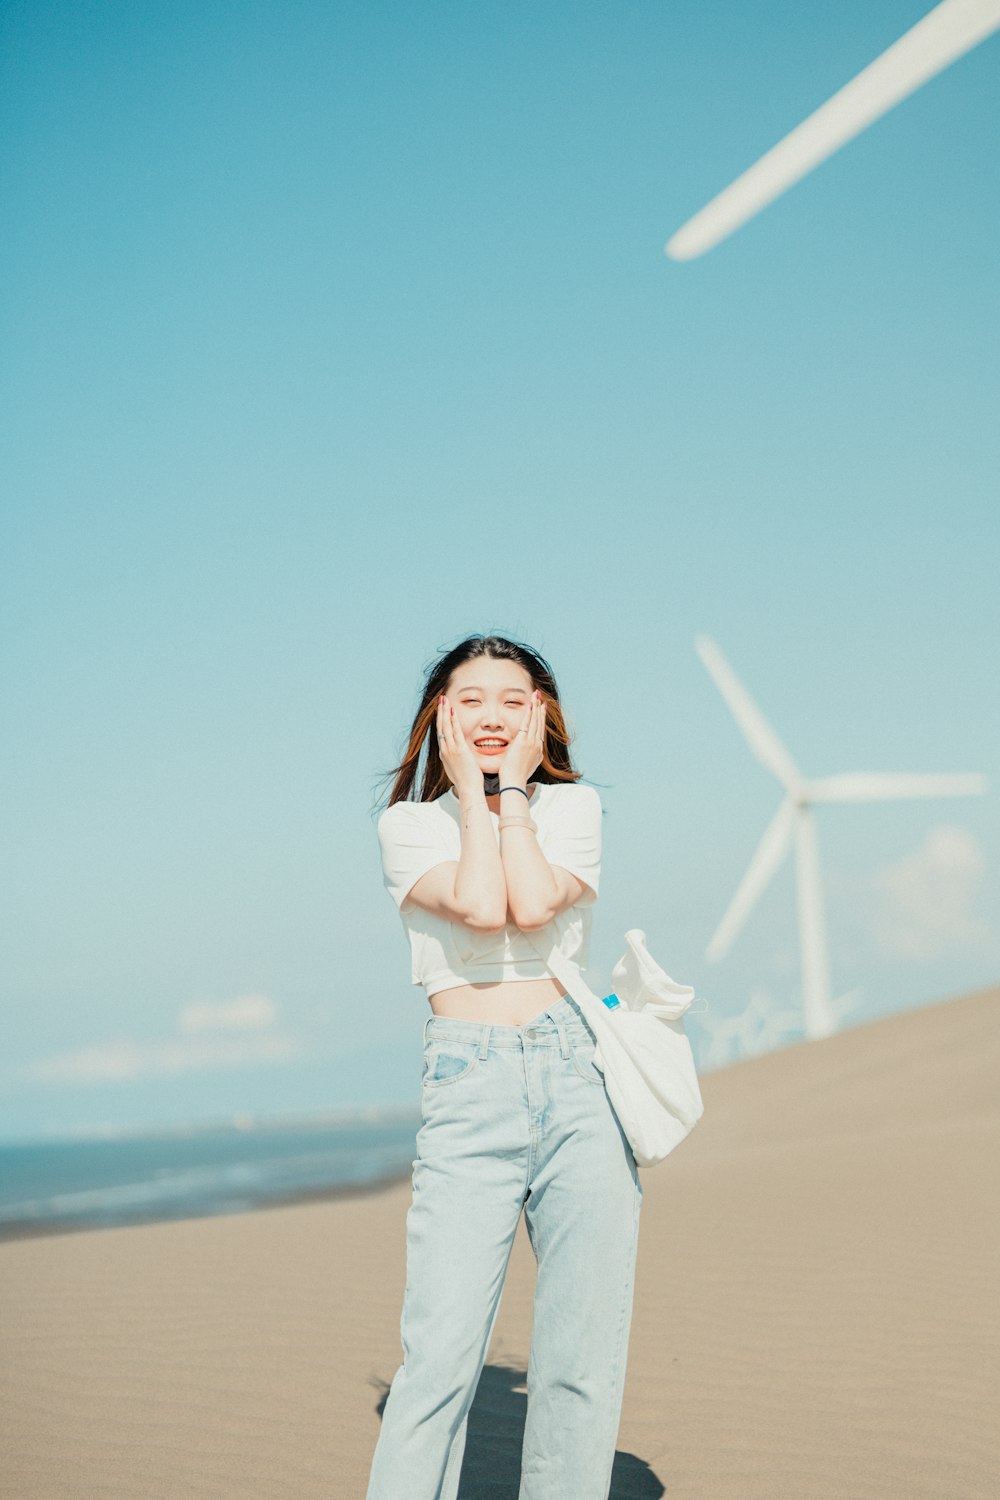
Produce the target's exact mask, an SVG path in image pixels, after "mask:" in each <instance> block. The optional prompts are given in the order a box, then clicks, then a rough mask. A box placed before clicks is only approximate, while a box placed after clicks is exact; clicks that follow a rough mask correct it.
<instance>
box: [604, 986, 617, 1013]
mask: <svg viewBox="0 0 1000 1500" xmlns="http://www.w3.org/2000/svg"><path fill="white" fill-rule="evenodd" d="M601 1004H602V1005H606V1006H607V1007H608V1010H614V1009H615V1007H616V1006H618V1005H621V1001H620V1000H619V998H618V996H617V995H616V994H615V993H614V991H613V990H612V992H611V994H610V995H605V996H604V998H603V1000H602V1001H601Z"/></svg>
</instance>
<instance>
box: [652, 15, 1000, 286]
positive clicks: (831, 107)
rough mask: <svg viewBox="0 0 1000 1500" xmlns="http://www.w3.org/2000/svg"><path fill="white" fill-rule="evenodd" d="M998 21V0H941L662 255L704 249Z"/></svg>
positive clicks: (690, 255) (683, 256) (689, 256)
mask: <svg viewBox="0 0 1000 1500" xmlns="http://www.w3.org/2000/svg"><path fill="white" fill-rule="evenodd" d="M998 28H1000V0H942V3H941V4H940V5H936V6H935V7H934V9H933V10H931V11H929V12H928V14H927V15H926V16H924V18H923V19H922V20H920V21H918V22H917V23H916V25H915V26H911V27H910V29H909V31H906V32H904V33H903V35H902V36H901V37H899V39H898V40H897V41H895V42H893V43H892V45H891V46H890V47H887V48H886V50H885V51H884V52H882V53H881V54H880V55H879V56H878V57H877V58H876V59H875V60H874V62H871V63H869V64H868V66H867V67H866V68H863V69H862V70H861V72H860V73H858V74H857V75H856V76H855V77H854V78H852V79H851V80H850V82H849V83H846V84H845V85H844V87H843V88H842V89H838V91H837V93H835V94H834V95H833V96H832V98H830V99H828V100H827V101H826V103H825V104H821V105H820V107H819V109H817V110H814V111H813V113H812V114H811V115H809V116H808V118H807V119H805V120H803V121H802V123H801V124H800V125H796V127H795V129H794V130H792V131H791V132H790V133H789V134H788V135H786V136H785V137H784V139H783V140H780V141H779V142H778V144H777V145H776V146H772V147H771V149H770V151H767V152H765V153H764V155H763V156H762V157H760V159H759V160H758V161H757V162H755V163H754V165H753V166H752V167H749V168H748V169H747V171H745V172H743V173H742V174H741V176H739V177H737V178H736V180H735V182H732V183H730V185H729V187H727V188H725V189H723V191H722V192H721V193H719V194H717V196H716V197H714V198H713V199H712V200H711V202H710V203H708V204H706V206H705V207H704V208H702V209H700V210H699V212H698V213H696V214H695V215H694V217H693V218H691V219H689V220H688V221H687V223H686V224H684V225H683V226H682V227H681V228H680V229H678V230H677V232H676V234H674V235H672V236H671V238H670V239H669V240H668V241H667V244H666V253H667V255H669V256H671V257H672V259H674V260H693V259H694V258H695V256H698V255H703V254H704V253H705V251H706V250H711V249H712V247H713V246H714V245H717V244H718V243H719V241H720V240H724V239H725V238H726V237H727V236H728V235H730V234H732V233H733V231H734V230H736V229H738V228H739V227H740V225H741V224H745V223H746V221H747V220H748V219H752V218H753V216H754V215H755V214H758V213H760V211H761V209H762V208H765V207H766V206H767V205H768V204H769V203H771V202H773V201H774V199H775V198H778V197H780V196H781V194H782V193H784V192H786V191H787V190H788V189H789V188H790V187H792V186H793V184H795V183H796V182H798V181H799V179H800V178H802V177H805V176H806V174H807V173H808V172H811V171H812V170H813V168H814V167H817V166H818V165H819V164H820V162H822V161H825V160H826V158H827V157H828V156H832V155H833V153H834V152H835V151H838V150H839V149H840V147H841V146H844V145H846V143H847V142H848V141H850V140H852V139H853V138H854V136H856V135H859V134H860V133H861V131H862V130H864V129H865V128H866V127H867V126H869V125H871V124H872V123H873V121H875V120H877V119H878V118H879V117H880V116H881V115H884V114H885V113H886V112H887V111H888V110H890V109H892V108H893V106H894V105H896V104H899V103H900V101H901V100H903V99H905V98H906V97H907V95H909V94H912V93H913V92H914V90H916V89H918V88H920V87H921V85H922V84H924V83H926V82H927V80H928V79H930V78H933V77H934V75H935V74H936V73H940V72H941V71H942V70H943V69H944V68H947V67H948V66H949V64H950V63H953V62H955V61H956V60H957V59H958V58H960V57H962V56H963V54H964V53H966V52H970V51H971V50H972V48H973V47H976V46H978V45H979V43H980V42H983V41H985V40H986V38H987V37H988V36H990V35H991V34H992V33H993V32H994V31H996V30H997V29H998Z"/></svg>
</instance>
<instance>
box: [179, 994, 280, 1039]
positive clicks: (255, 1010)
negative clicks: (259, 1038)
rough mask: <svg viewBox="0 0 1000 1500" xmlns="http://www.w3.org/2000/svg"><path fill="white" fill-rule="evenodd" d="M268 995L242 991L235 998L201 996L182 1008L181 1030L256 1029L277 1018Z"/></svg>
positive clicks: (269, 1023)
mask: <svg viewBox="0 0 1000 1500" xmlns="http://www.w3.org/2000/svg"><path fill="white" fill-rule="evenodd" d="M277 1014H278V1013H277V1010H276V1008H275V1005H274V1001H273V1000H269V999H268V998H267V996H266V995H238V996H237V997H236V999H235V1000H200V1001H195V1002H193V1003H192V1004H191V1005H185V1006H183V1007H182V1008H181V1013H180V1018H179V1024H180V1029H181V1031H183V1032H185V1033H187V1032H197V1031H256V1030H259V1029H260V1028H261V1027H264V1026H273V1025H274V1022H275V1020H276V1019H277Z"/></svg>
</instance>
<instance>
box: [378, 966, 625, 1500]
mask: <svg viewBox="0 0 1000 1500" xmlns="http://www.w3.org/2000/svg"><path fill="white" fill-rule="evenodd" d="M593 1057H594V1038H593V1034H592V1033H591V1031H590V1029H589V1028H588V1026H587V1023H586V1021H585V1020H584V1019H583V1016H582V1014H581V1012H580V1010H579V1007H578V1006H577V1004H576V1002H575V1001H574V1000H572V999H570V997H569V996H563V998H562V999H561V1000H559V1001H558V1002H557V1003H556V1004H554V1005H553V1006H552V1007H551V1008H550V1009H549V1010H547V1011H544V1012H543V1013H542V1014H541V1015H540V1016H536V1017H535V1018H534V1019H533V1020H532V1021H530V1022H529V1023H528V1024H527V1025H526V1026H499V1025H492V1024H488V1023H484V1022H479V1021H461V1020H451V1019H450V1018H447V1017H444V1016H433V1015H432V1016H428V1018H427V1021H426V1023H425V1026H424V1071H423V1081H422V1085H421V1092H422V1098H423V1116H422V1124H421V1127H420V1130H419V1131H418V1133H417V1141H416V1144H417V1156H416V1160H415V1161H414V1163H413V1201H412V1203H411V1205H410V1208H409V1210H408V1213H407V1217H406V1289H405V1292H404V1296H403V1313H402V1318H401V1321H400V1337H401V1342H402V1346H403V1361H402V1364H401V1365H400V1366H399V1368H398V1369H397V1371H396V1373H395V1375H394V1377H393V1380H392V1384H391V1386H390V1388H389V1395H388V1398H387V1401H386V1405H385V1410H384V1413H383V1417H382V1430H381V1432H380V1434H379V1439H378V1443H377V1445H376V1448H375V1454H374V1457H373V1459H372V1466H371V1473H370V1477H369V1482H368V1491H367V1497H366V1500H455V1497H456V1496H457V1494H458V1481H459V1475H460V1472H461V1468H462V1458H463V1455H464V1451H465V1435H466V1423H467V1417H468V1412H469V1408H470V1407H471V1405H472V1400H473V1397H474V1396H475V1393H476V1386H477V1384H478V1382H479V1377H480V1374H481V1372H482V1368H483V1363H484V1361H485V1358H486V1352H487V1348H488V1346H489V1341H490V1336H491V1334H492V1332H493V1325H494V1323H495V1321H496V1315H497V1311H498V1309H499V1306H500V1296H501V1293H502V1291H503V1284H504V1278H505V1275H506V1271H507V1261H508V1258H509V1256H510V1251H511V1247H512V1245H513V1243H514V1234H515V1231H516V1229H517V1225H518V1222H519V1220H520V1217H521V1210H522V1208H523V1209H524V1214H525V1220H526V1224H527V1229H528V1236H529V1239H530V1241H531V1246H532V1249H533V1251H534V1254H535V1259H536V1261H537V1265H538V1272H537V1279H536V1283H535V1300H534V1318H533V1325H532V1334H531V1350H530V1355H529V1360H528V1381H527V1389H528V1404H527V1416H526V1419H525V1429H524V1446H523V1450H522V1460H521V1487H520V1490H519V1492H518V1494H519V1500H607V1495H608V1491H609V1490H610V1487H611V1466H612V1463H613V1462H614V1455H615V1440H616V1437H617V1434H618V1426H619V1421H620V1417H621V1404H622V1391H623V1387H624V1382H625V1364H626V1358H627V1353H628V1339H629V1327H630V1324H631V1319H632V1291H633V1284H634V1272H635V1256H636V1246H637V1242H638V1232H639V1210H640V1207H641V1204H642V1188H641V1185H640V1182H639V1174H638V1170H637V1168H636V1164H635V1158H634V1156H633V1155H632V1150H631V1147H630V1146H629V1143H628V1140H627V1139H626V1137H625V1135H624V1132H623V1131H622V1128H621V1126H620V1125H619V1123H618V1119H617V1117H616V1115H615V1113H614V1111H613V1110H612V1108H611V1103H610V1100H609V1099H608V1095H607V1091H606V1089H605V1087H604V1079H603V1076H602V1074H601V1072H600V1070H599V1069H598V1068H597V1067H596V1066H595V1064H594V1061H593Z"/></svg>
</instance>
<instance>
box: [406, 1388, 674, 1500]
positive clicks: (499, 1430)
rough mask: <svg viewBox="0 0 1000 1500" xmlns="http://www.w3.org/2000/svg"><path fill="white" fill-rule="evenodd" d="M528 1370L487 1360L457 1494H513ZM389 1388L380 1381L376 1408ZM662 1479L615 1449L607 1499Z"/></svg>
mask: <svg viewBox="0 0 1000 1500" xmlns="http://www.w3.org/2000/svg"><path fill="white" fill-rule="evenodd" d="M526 1379H527V1372H526V1371H525V1370H521V1369H518V1368H517V1367H516V1366H514V1365H489V1364H488V1365H485V1366H484V1367H483V1373H482V1375H481V1376H480V1379H479V1385H478V1387H477V1389H476V1398H475V1400H474V1401H473V1403H472V1410H471V1411H470V1412H469V1431H468V1436H467V1438H466V1444H465V1461H464V1462H463V1464H462V1478H461V1481H460V1483H459V1487H458V1500H517V1491H518V1486H519V1484H520V1482H521V1442H522V1439H523V1436H524V1414H525V1411H526V1409H527V1404H528V1397H527V1388H526V1386H525V1380H526ZM388 1394H389V1389H388V1386H384V1389H383V1394H382V1397H381V1399H380V1400H379V1403H378V1406H377V1408H376V1410H377V1411H378V1414H379V1416H380V1417H381V1415H382V1412H383V1410H384V1409H385V1403H386V1399H387V1397H388ZM664 1493H665V1491H664V1488H663V1485H662V1484H661V1483H660V1481H659V1480H658V1479H657V1477H656V1475H655V1474H654V1473H653V1471H652V1469H651V1468H650V1467H649V1465H648V1464H647V1463H644V1462H643V1460H642V1459H641V1458H636V1456H635V1454H634V1453H621V1452H618V1453H616V1454H615V1463H614V1468H613V1470H612V1474H611V1489H610V1492H609V1495H608V1500H660V1497H661V1496H662V1495H663V1494H664Z"/></svg>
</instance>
